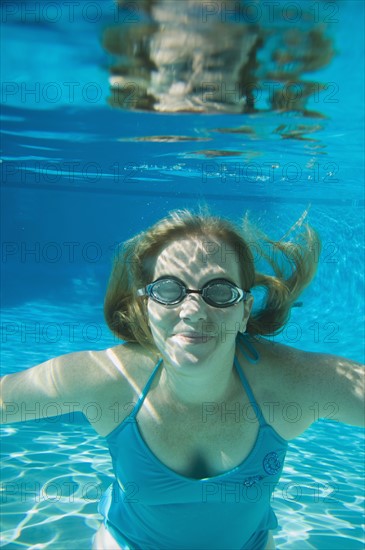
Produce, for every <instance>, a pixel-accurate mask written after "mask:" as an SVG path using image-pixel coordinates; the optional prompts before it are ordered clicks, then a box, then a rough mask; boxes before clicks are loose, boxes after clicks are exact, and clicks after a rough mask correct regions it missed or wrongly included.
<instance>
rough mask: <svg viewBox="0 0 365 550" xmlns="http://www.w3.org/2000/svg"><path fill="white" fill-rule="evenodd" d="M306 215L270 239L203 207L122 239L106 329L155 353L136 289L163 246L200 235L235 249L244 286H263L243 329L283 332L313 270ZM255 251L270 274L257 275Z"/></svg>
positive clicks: (147, 279)
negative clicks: (258, 302)
mask: <svg viewBox="0 0 365 550" xmlns="http://www.w3.org/2000/svg"><path fill="white" fill-rule="evenodd" d="M305 217H306V212H305V213H304V214H303V216H302V217H301V218H300V219H299V220H298V222H296V224H294V225H293V227H292V228H291V229H290V230H289V231H288V232H287V233H286V234H285V235H284V237H282V238H281V239H280V240H279V241H273V240H271V239H269V238H268V237H267V236H266V235H265V234H264V233H262V232H261V231H259V230H258V229H257V228H256V227H254V226H253V225H252V224H251V223H250V222H249V221H248V217H247V216H246V217H245V218H244V221H243V224H242V227H239V226H236V225H235V224H234V223H232V222H231V221H229V220H227V219H224V218H222V217H217V216H213V215H211V214H210V213H209V212H207V211H206V209H205V211H204V212H199V213H197V214H195V213H193V212H191V211H190V210H175V211H172V212H170V213H169V215H168V216H167V217H165V218H163V219H161V220H160V221H158V222H157V223H156V224H155V225H153V226H152V227H150V228H149V229H147V230H146V231H142V232H141V233H139V234H137V235H136V236H135V237H133V238H131V239H129V240H128V241H126V242H125V243H124V244H123V245H122V247H121V249H120V251H119V253H118V254H117V256H116V258H115V261H114V266H113V270H112V273H111V276H110V280H109V284H108V288H107V292H106V296H105V303H104V314H105V319H106V322H107V324H108V326H109V328H110V329H111V330H112V332H113V333H114V334H115V335H117V336H118V337H119V338H121V339H123V340H126V341H128V342H138V343H139V344H141V345H142V346H144V347H146V348H150V349H154V343H153V340H152V335H151V332H150V329H149V326H148V316H147V306H146V300H145V299H141V298H140V297H138V296H137V290H138V289H139V288H141V287H144V286H146V285H147V284H149V283H151V282H152V276H153V273H152V265H153V260H155V259H156V257H157V256H158V254H159V253H160V251H161V250H162V249H163V248H164V247H165V246H166V245H167V244H169V243H171V242H172V241H174V240H176V239H179V238H182V237H193V236H200V237H201V236H203V237H205V238H206V237H208V238H209V237H210V238H215V239H217V240H218V241H220V242H222V244H223V243H224V244H226V245H228V246H230V247H231V248H233V250H234V251H235V252H236V254H237V257H238V259H239V266H240V276H241V284H242V288H244V289H245V290H252V289H253V288H255V287H262V288H263V289H264V290H265V297H264V300H263V304H262V306H261V308H260V309H259V310H258V311H257V312H255V313H253V314H251V316H250V318H249V320H248V324H247V328H246V331H247V332H248V333H249V334H251V335H253V336H254V335H263V336H265V335H266V336H269V335H274V334H277V333H278V332H280V330H282V329H283V328H284V326H285V324H286V322H287V321H288V318H289V315H290V309H291V307H292V306H293V304H294V302H295V301H296V300H297V298H298V296H299V295H300V294H301V293H302V292H303V290H304V289H305V287H306V286H308V284H309V283H310V282H311V280H312V279H313V277H314V275H315V273H316V269H317V258H318V254H319V251H320V239H319V236H318V234H317V233H316V231H315V230H314V229H313V228H311V227H310V226H309V225H307V224H306V225H303V221H304V219H305ZM297 229H300V233H299V234H298V235H297V236H296V239H295V240H287V237H288V236H289V235H290V234H292V233H294V231H296V230H297ZM262 245H264V246H262ZM268 246H269V252H268V251H267V248H268ZM264 247H265V250H264ZM314 251H315V253H313V252H314ZM257 253H259V258H258V259H259V260H260V258H263V259H264V260H265V261H266V262H267V263H268V264H269V266H270V268H271V270H272V272H273V273H272V274H264V273H261V272H259V271H256V269H255V260H256V261H257V259H254V255H255V256H256V255H257Z"/></svg>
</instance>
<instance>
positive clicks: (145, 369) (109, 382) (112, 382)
mask: <svg viewBox="0 0 365 550" xmlns="http://www.w3.org/2000/svg"><path fill="white" fill-rule="evenodd" d="M156 361H157V355H154V354H153V353H151V352H149V351H147V350H146V349H144V348H143V347H142V346H139V345H138V344H133V343H128V344H123V345H119V346H115V347H112V348H108V349H106V350H103V351H99V352H97V354H96V355H95V356H94V357H93V362H92V378H93V383H92V387H90V386H89V395H88V399H89V401H90V399H92V400H93V403H94V404H95V408H96V410H97V411H98V412H99V415H98V417H97V420H94V421H93V422H92V424H93V427H94V429H95V430H96V431H97V432H98V433H99V434H101V435H103V436H105V435H107V434H108V433H110V432H111V431H112V430H113V429H115V428H116V427H117V426H118V425H119V424H120V423H121V422H122V421H123V420H124V418H125V417H126V416H127V415H128V414H129V413H130V412H131V410H132V408H133V406H134V404H135V402H136V400H137V399H138V396H139V394H140V393H141V391H142V389H143V387H144V386H145V384H146V382H147V380H148V378H149V376H150V374H151V373H152V371H153V368H154V366H155V364H156ZM90 390H91V391H90Z"/></svg>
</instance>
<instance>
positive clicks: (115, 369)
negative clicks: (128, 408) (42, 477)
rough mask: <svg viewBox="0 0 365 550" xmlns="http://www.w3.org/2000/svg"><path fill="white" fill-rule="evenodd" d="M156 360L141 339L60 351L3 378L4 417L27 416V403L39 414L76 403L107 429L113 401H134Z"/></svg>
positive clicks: (49, 413)
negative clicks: (138, 343) (99, 347)
mask: <svg viewBox="0 0 365 550" xmlns="http://www.w3.org/2000/svg"><path fill="white" fill-rule="evenodd" d="M153 365H154V358H153V355H152V354H151V353H148V352H147V351H145V350H144V349H143V348H142V347H141V346H138V345H137V344H123V345H119V346H114V347H112V348H109V349H106V350H101V351H81V352H74V353H68V354H65V355H60V356H58V357H55V358H53V359H49V360H48V361H45V362H44V363H40V364H39V365H36V366H34V367H32V368H29V369H25V370H23V371H20V372H17V373H14V374H9V375H5V376H4V377H3V378H2V379H1V396H2V399H1V421H2V422H19V421H22V420H24V414H23V412H22V411H23V410H24V409H26V410H33V411H35V412H34V415H33V416H34V419H38V418H43V417H46V416H52V413H53V414H54V411H55V410H57V411H58V412H59V413H61V414H67V413H68V412H69V411H70V407H72V410H73V411H81V412H83V413H84V414H85V416H87V417H88V418H89V420H90V421H91V417H96V418H97V421H95V422H94V428H95V429H96V431H99V433H103V434H104V432H105V430H106V427H105V426H106V425H108V423H109V421H110V416H111V414H112V413H111V412H110V410H109V409H110V407H112V406H113V404H114V403H118V406H119V405H120V406H122V405H124V404H125V403H126V402H128V401H132V400H133V399H134V396H135V395H136V393H138V391H139V388H140V386H141V385H142V384H143V382H144V380H147V377H148V373H149V372H150V371H151V370H152V368H153ZM51 405H52V406H51ZM95 411H96V413H95ZM32 418H33V417H30V416H29V415H27V419H29V420H30V419H32Z"/></svg>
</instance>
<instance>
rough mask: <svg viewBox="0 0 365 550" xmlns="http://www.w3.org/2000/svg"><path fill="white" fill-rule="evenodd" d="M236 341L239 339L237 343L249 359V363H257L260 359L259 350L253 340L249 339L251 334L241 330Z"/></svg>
mask: <svg viewBox="0 0 365 550" xmlns="http://www.w3.org/2000/svg"><path fill="white" fill-rule="evenodd" d="M236 341H237V345H238V347H239V349H240V352H241V353H242V355H243V356H244V358H245V359H247V361H248V362H249V363H257V362H258V360H259V359H260V356H259V354H258V352H257V350H256V349H255V348H254V347H253V345H252V344H251V342H250V340H249V334H247V333H245V334H242V332H239V333H238V334H237V339H236ZM245 348H246V349H245ZM247 352H249V353H247Z"/></svg>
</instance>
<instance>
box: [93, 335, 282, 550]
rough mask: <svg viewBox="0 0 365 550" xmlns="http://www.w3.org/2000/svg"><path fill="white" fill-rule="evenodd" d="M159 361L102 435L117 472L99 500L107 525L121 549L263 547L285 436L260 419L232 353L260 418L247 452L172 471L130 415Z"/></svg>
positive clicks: (247, 549)
mask: <svg viewBox="0 0 365 550" xmlns="http://www.w3.org/2000/svg"><path fill="white" fill-rule="evenodd" d="M241 337H242V336H241ZM239 345H240V344H239ZM245 355H246V354H245ZM161 363H162V360H160V361H159V362H158V363H157V365H156V366H155V368H154V370H153V372H152V374H151V376H150V378H149V380H148V382H147V384H146V386H145V388H144V389H143V391H142V393H141V394H140V396H139V399H138V401H137V403H136V405H135V407H134V409H133V411H132V413H131V414H130V415H129V416H128V417H127V418H126V419H125V420H124V421H123V422H122V423H121V424H120V425H119V426H117V428H115V430H113V431H112V432H111V433H110V434H109V435H108V436H107V442H108V445H109V450H110V454H111V457H112V461H113V469H114V473H115V478H116V479H115V481H114V483H113V485H112V486H111V487H109V489H108V490H107V491H106V493H105V494H104V495H103V497H102V500H101V502H100V505H99V512H100V513H101V514H102V515H103V516H104V518H105V522H104V523H105V526H106V528H107V529H108V530H109V531H110V533H111V534H112V535H113V537H114V538H115V539H116V541H117V542H118V543H119V545H120V546H121V547H122V548H123V550H124V549H125V550H127V549H128V550H129V549H131V550H203V549H206V550H208V549H209V550H262V549H263V548H264V547H265V544H266V541H267V537H268V530H269V529H275V528H276V527H277V519H276V516H275V514H274V512H273V510H272V508H271V506H270V498H271V494H272V492H273V490H274V487H275V485H276V483H277V482H278V480H279V478H280V475H281V472H282V469H283V464H284V459H285V454H286V450H287V442H286V441H285V440H284V439H283V438H282V437H280V436H279V434H278V433H277V432H276V431H275V430H274V429H273V428H272V427H271V426H269V425H268V424H267V423H266V422H265V419H264V417H263V415H262V413H261V410H260V407H259V406H258V404H257V403H256V400H255V398H254V396H253V394H252V391H251V389H250V386H249V384H248V382H247V380H246V378H245V376H244V374H243V372H242V370H241V367H240V365H239V363H238V360H237V358H236V357H235V359H234V365H235V368H236V369H237V372H238V374H239V376H240V379H241V381H242V385H243V387H244V389H245V391H246V393H247V395H248V397H249V400H250V404H251V406H252V407H253V410H254V411H255V413H256V417H257V419H258V421H259V424H260V426H259V432H258V435H257V439H256V442H255V444H254V446H253V448H252V450H251V452H250V453H249V455H248V456H247V457H246V458H245V460H244V461H243V462H242V463H241V464H240V465H239V466H237V467H235V468H233V469H232V470H229V471H228V472H224V473H223V474H220V475H216V476H213V477H209V478H204V479H193V478H189V477H185V476H183V475H180V474H178V473H176V472H174V471H173V470H171V469H170V468H168V467H167V466H165V465H164V464H163V463H162V462H160V460H159V459H158V458H157V457H156V456H155V455H154V454H153V453H152V451H151V450H150V449H149V447H148V446H147V445H146V443H145V441H144V440H143V438H142V435H141V433H140V432H139V430H138V420H137V419H136V415H137V413H138V411H139V409H140V408H141V406H142V403H143V401H144V399H145V397H146V395H147V392H148V390H149V388H150V387H151V384H152V381H153V378H154V376H155V374H156V372H157V370H158V369H159V367H160V365H161Z"/></svg>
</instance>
